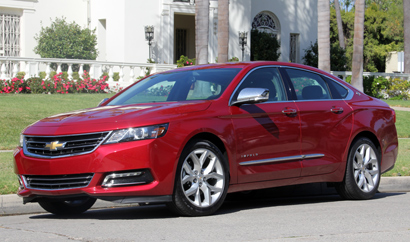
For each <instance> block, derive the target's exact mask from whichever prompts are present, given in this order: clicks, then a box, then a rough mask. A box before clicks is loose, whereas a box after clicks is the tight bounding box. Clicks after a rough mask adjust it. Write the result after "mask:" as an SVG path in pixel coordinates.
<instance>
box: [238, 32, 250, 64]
mask: <svg viewBox="0 0 410 242" xmlns="http://www.w3.org/2000/svg"><path fill="white" fill-rule="evenodd" d="M247 42H248V32H245V31H244V32H239V46H241V50H242V61H244V52H245V46H246V44H247Z"/></svg>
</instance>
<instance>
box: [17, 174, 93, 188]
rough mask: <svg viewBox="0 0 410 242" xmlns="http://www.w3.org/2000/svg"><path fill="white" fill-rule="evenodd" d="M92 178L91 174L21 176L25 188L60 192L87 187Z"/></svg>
mask: <svg viewBox="0 0 410 242" xmlns="http://www.w3.org/2000/svg"><path fill="white" fill-rule="evenodd" d="M92 178H93V174H74V175H52V176H38V175H25V176H23V180H24V183H25V184H26V186H27V188H32V189H40V190H62V189H73V188H82V187H87V186H88V184H90V182H91V180H92Z"/></svg>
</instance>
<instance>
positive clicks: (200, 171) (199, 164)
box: [167, 140, 229, 216]
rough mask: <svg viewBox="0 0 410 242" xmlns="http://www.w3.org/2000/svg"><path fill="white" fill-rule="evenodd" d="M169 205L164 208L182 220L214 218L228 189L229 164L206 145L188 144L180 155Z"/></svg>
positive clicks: (212, 147)
mask: <svg viewBox="0 0 410 242" xmlns="http://www.w3.org/2000/svg"><path fill="white" fill-rule="evenodd" d="M175 176H176V177H175V187H174V193H173V195H172V202H171V203H169V204H167V206H168V207H169V208H170V209H171V210H172V211H173V212H175V213H177V214H179V215H183V216H204V215H210V214H213V213H214V212H215V211H216V210H218V208H219V207H220V206H221V205H222V203H223V202H224V200H225V197H226V194H227V191H228V186H229V168H228V163H227V161H226V160H225V158H224V156H223V155H222V153H221V151H220V150H219V149H218V148H217V147H216V146H215V145H214V144H212V143H211V142H209V141H205V140H203V141H198V140H196V141H193V142H190V143H189V144H188V145H187V146H186V147H185V149H184V151H183V152H182V154H181V157H180V159H179V162H178V168H177V172H176V175H175Z"/></svg>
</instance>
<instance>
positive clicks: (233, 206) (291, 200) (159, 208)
mask: <svg viewBox="0 0 410 242" xmlns="http://www.w3.org/2000/svg"><path fill="white" fill-rule="evenodd" d="M267 190H268V189H265V190H262V191H256V193H255V194H252V195H250V196H244V197H243V198H238V197H234V199H228V200H227V201H225V202H224V204H223V205H222V206H221V208H220V209H219V210H218V211H217V212H216V213H215V214H214V215H212V216H223V215H225V214H232V213H238V212H240V211H243V210H252V209H259V208H268V207H281V206H296V205H304V204H317V203H333V202H340V201H343V199H342V198H341V197H340V196H338V195H319V196H294V197H281V198H278V197H275V196H272V194H269V193H268V191H267ZM403 194H405V193H404V192H403V193H377V194H376V195H375V196H374V198H373V199H382V198H386V197H391V196H400V195H403ZM247 195H249V194H247ZM346 201H347V200H346ZM179 217H180V216H178V215H175V214H174V213H172V212H171V211H170V210H168V209H167V207H166V206H165V205H145V206H137V205H136V206H127V207H116V208H115V207H114V208H104V209H91V210H89V211H87V212H85V213H83V214H79V215H70V216H58V215H54V214H40V215H34V216H31V217H30V219H55V220H61V219H82V220H83V219H92V220H96V219H97V220H118V219H121V220H143V219H151V220H152V219H178V218H179Z"/></svg>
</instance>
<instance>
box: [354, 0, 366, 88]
mask: <svg viewBox="0 0 410 242" xmlns="http://www.w3.org/2000/svg"><path fill="white" fill-rule="evenodd" d="M364 10H365V3H364V0H356V4H355V17H354V39H353V61H352V85H353V86H354V87H356V88H357V89H359V90H360V91H363V39H364V36H363V35H364Z"/></svg>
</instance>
